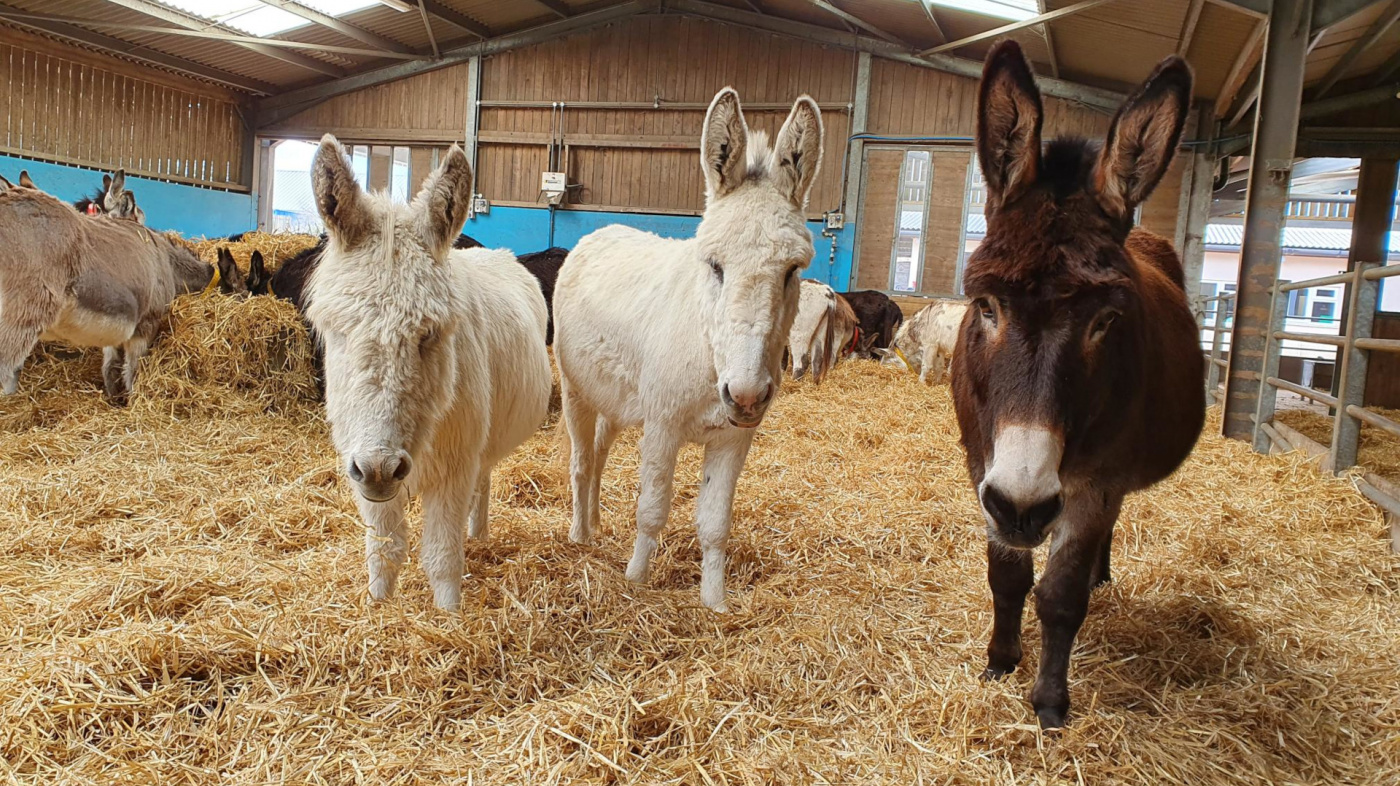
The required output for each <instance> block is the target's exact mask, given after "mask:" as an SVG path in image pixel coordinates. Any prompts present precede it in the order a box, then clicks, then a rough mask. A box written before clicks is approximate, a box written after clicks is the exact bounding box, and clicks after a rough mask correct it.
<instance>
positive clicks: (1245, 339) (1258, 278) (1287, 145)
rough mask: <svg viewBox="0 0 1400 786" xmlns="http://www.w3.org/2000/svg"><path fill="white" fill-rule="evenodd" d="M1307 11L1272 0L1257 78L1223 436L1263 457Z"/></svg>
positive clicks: (1291, 1) (1301, 1) (1307, 0)
mask: <svg viewBox="0 0 1400 786" xmlns="http://www.w3.org/2000/svg"><path fill="white" fill-rule="evenodd" d="M1312 7H1313V0H1274V4H1273V10H1272V11H1271V12H1270V13H1269V30H1268V35H1267V38H1266V41H1265V44H1264V59H1263V67H1262V68H1261V73H1260V75H1259V81H1260V89H1259V110H1258V112H1256V113H1255V118H1254V150H1253V158H1252V160H1251V162H1250V167H1249V192H1248V196H1247V197H1246V200H1245V217H1244V242H1243V244H1242V245H1243V248H1242V249H1241V253H1240V274H1239V290H1238V291H1239V294H1238V295H1237V298H1238V299H1237V300H1236V304H1235V325H1234V331H1233V333H1232V335H1231V340H1230V369H1229V375H1228V377H1227V380H1226V383H1225V415H1224V428H1223V431H1224V433H1225V436H1227V437H1234V438H1236V439H1248V440H1251V441H1252V442H1253V443H1254V448H1255V450H1258V451H1260V452H1268V449H1269V445H1268V443H1269V439H1268V436H1267V435H1266V434H1265V433H1264V432H1263V430H1262V429H1256V428H1255V420H1256V419H1257V420H1258V422H1261V423H1262V422H1267V421H1269V420H1272V419H1273V414H1274V401H1273V399H1274V392H1273V390H1272V389H1267V390H1266V389H1265V387H1266V386H1265V385H1264V377H1265V374H1266V372H1267V371H1268V369H1267V368H1266V365H1268V364H1267V363H1266V354H1267V350H1268V344H1269V335H1268V334H1269V331H1270V330H1271V326H1270V324H1269V323H1270V319H1271V313H1272V299H1273V292H1272V289H1273V287H1274V284H1275V283H1276V282H1277V281H1278V270H1279V260H1280V258H1281V255H1282V243H1283V224H1284V209H1285V208H1286V207H1287V205H1288V185H1289V180H1290V179H1291V177H1292V174H1293V156H1294V149H1295V146H1296V143H1297V141H1298V114H1299V111H1300V108H1301V104H1302V97H1303V66H1304V60H1305V59H1306V58H1305V55H1306V53H1307V48H1308V37H1309V33H1310V32H1311V31H1310V28H1311V20H1312ZM1274 354H1275V360H1274V365H1277V352H1275V353H1274Z"/></svg>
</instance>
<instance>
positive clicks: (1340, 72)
mask: <svg viewBox="0 0 1400 786" xmlns="http://www.w3.org/2000/svg"><path fill="white" fill-rule="evenodd" d="M1397 21H1400V0H1391V2H1390V5H1389V6H1386V9H1385V10H1384V11H1382V12H1381V15H1380V18H1378V19H1376V21H1375V22H1374V23H1373V24H1372V25H1371V27H1370V28H1369V29H1367V30H1366V33H1365V34H1364V35H1362V36H1361V37H1360V38H1358V39H1356V40H1355V41H1353V42H1352V44H1351V47H1350V48H1349V49H1347V51H1346V54H1344V55H1342V57H1341V59H1340V60H1338V61H1337V62H1336V63H1335V64H1333V66H1332V68H1331V69H1330V70H1328V72H1327V76H1324V77H1323V78H1322V82H1321V83H1320V84H1319V85H1318V86H1317V90H1316V91H1315V92H1314V93H1313V98H1322V97H1323V96H1325V95H1327V91H1329V90H1331V89H1332V88H1333V87H1336V86H1337V82H1338V81H1339V80H1341V78H1342V77H1343V76H1345V75H1346V72H1347V69H1348V68H1351V67H1352V65H1353V64H1355V63H1356V59H1357V58H1359V57H1361V55H1363V54H1365V52H1366V50H1367V49H1370V48H1371V47H1372V46H1373V45H1374V44H1375V43H1376V41H1378V40H1379V39H1380V37H1381V36H1383V35H1385V34H1386V31H1388V30H1389V29H1390V28H1391V26H1392V25H1394V24H1395V23H1396V22H1397Z"/></svg>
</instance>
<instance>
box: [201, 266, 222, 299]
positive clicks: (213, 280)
mask: <svg viewBox="0 0 1400 786" xmlns="http://www.w3.org/2000/svg"><path fill="white" fill-rule="evenodd" d="M218 286H219V266H218V265H215V266H214V277H213V278H211V279H209V285H208V286H206V287H205V288H204V292H203V293H202V294H205V295H207V294H209V293H210V292H213V291H214V290H215V289H217V288H218Z"/></svg>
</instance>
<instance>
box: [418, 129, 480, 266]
mask: <svg viewBox="0 0 1400 786" xmlns="http://www.w3.org/2000/svg"><path fill="white" fill-rule="evenodd" d="M471 201H472V165H471V162H470V161H468V160H467V154H466V153H463V152H462V148H460V147H457V146H456V145H453V146H452V147H451V148H449V149H448V151H447V157H446V158H444V159H443V161H442V165H441V166H439V167H438V169H437V171H436V172H434V173H432V174H431V175H429V176H428V179H427V180H426V181H424V183H423V190H422V191H419V192H418V196H417V197H415V198H414V200H413V203H414V207H416V208H417V209H418V210H420V211H426V216H425V217H426V220H427V224H426V226H425V227H424V230H425V231H426V233H427V238H426V239H427V240H428V242H429V243H431V244H432V245H434V246H436V247H438V248H441V249H442V250H443V252H444V253H445V252H446V251H447V249H448V247H449V246H450V245H451V244H452V242H453V241H454V240H456V239H457V236H458V235H460V234H462V224H464V223H466V220H467V209H468V208H469V207H471Z"/></svg>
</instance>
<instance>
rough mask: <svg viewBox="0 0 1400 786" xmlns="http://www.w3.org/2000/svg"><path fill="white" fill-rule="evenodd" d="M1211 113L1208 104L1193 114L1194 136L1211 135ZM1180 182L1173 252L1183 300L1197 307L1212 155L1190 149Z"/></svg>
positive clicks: (1211, 183) (1211, 186) (1212, 176)
mask: <svg viewBox="0 0 1400 786" xmlns="http://www.w3.org/2000/svg"><path fill="white" fill-rule="evenodd" d="M1214 126H1215V113H1214V112H1212V111H1211V110H1210V108H1209V107H1206V108H1202V109H1201V110H1200V111H1199V112H1197V113H1196V138H1197V139H1205V138H1208V136H1210V135H1211V134H1212V130H1213V128H1214ZM1184 175H1185V182H1184V183H1182V199H1181V201H1182V205H1183V207H1182V210H1181V215H1180V216H1178V217H1177V236H1176V238H1175V240H1176V251H1177V253H1178V254H1180V255H1181V266H1182V273H1183V278H1184V279H1185V282H1186V302H1187V303H1189V304H1190V305H1191V310H1192V311H1193V312H1194V311H1196V310H1197V298H1199V297H1200V296H1201V274H1202V271H1203V270H1204V269H1205V260H1206V224H1207V223H1208V222H1209V221H1210V202H1211V195H1212V194H1213V193H1214V190H1213V189H1214V187H1215V154H1214V152H1211V151H1209V150H1203V151H1201V152H1192V153H1191V154H1190V155H1189V158H1188V159H1187V162H1186V171H1185V173H1184Z"/></svg>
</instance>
